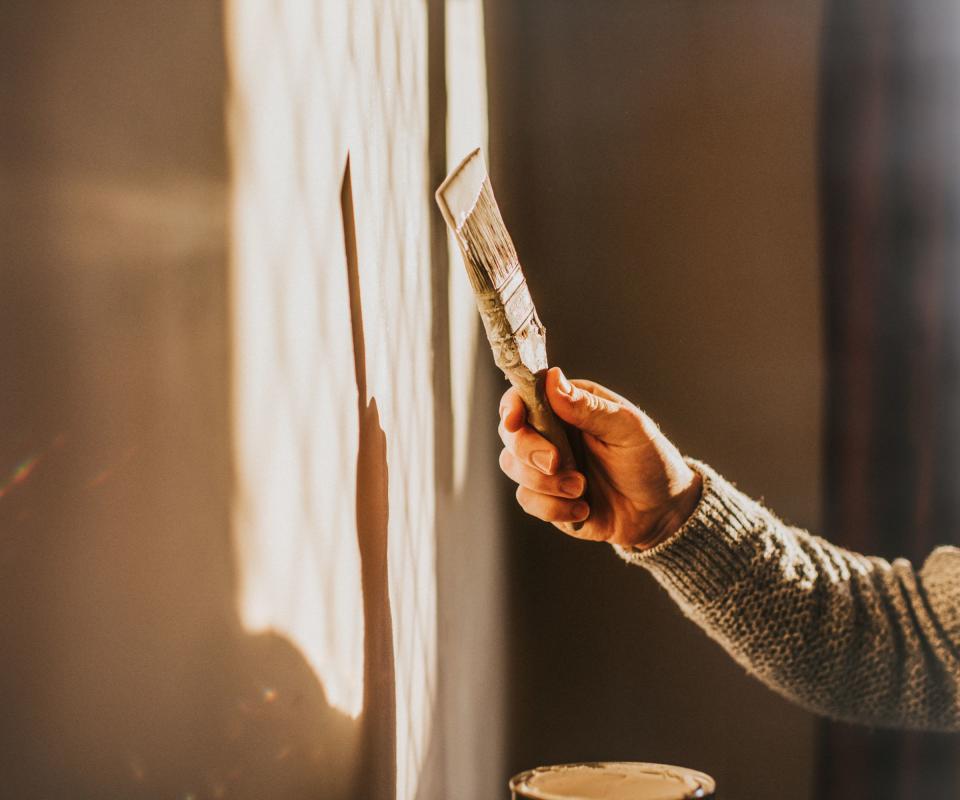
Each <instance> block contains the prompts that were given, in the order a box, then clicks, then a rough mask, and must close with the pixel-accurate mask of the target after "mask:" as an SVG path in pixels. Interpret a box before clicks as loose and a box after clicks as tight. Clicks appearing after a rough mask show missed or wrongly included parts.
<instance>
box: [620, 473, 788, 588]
mask: <svg viewBox="0 0 960 800" xmlns="http://www.w3.org/2000/svg"><path fill="white" fill-rule="evenodd" d="M687 464H688V465H689V466H690V468H691V469H693V470H696V472H698V473H699V474H700V477H701V478H702V479H703V492H702V494H701V496H700V502H699V503H698V504H697V507H696V508H695V509H694V511H693V514H691V515H690V518H689V519H688V520H687V521H686V522H685V523H684V524H683V525H682V526H681V527H680V529H679V530H678V531H677V532H676V533H674V534H673V535H672V536H671V537H670V538H669V539H667V540H666V541H663V542H661V543H660V544H658V545H656V546H655V547H651V548H649V549H648V550H637V549H633V548H624V547H620V546H619V545H614V549H615V550H616V551H617V553H618V554H619V555H620V557H621V558H623V559H624V560H625V561H627V562H629V563H631V564H636V565H638V566H641V567H643V568H644V569H646V570H649V571H650V572H651V573H652V574H653V576H654V577H655V578H656V579H657V581H659V582H660V584H662V585H663V586H664V587H665V588H666V589H668V590H669V591H670V592H671V593H675V594H677V595H679V597H680V598H682V599H683V600H686V601H687V602H689V603H692V604H694V605H698V604H702V603H709V602H711V601H713V600H714V599H716V598H717V597H719V596H720V595H722V594H723V592H725V591H726V590H727V589H728V588H729V587H730V586H732V585H733V584H735V583H736V582H737V581H738V580H739V579H740V578H741V577H742V576H745V575H747V574H749V572H750V564H751V562H754V561H755V559H756V558H757V556H758V554H759V553H758V551H759V550H761V549H762V543H761V542H760V541H758V537H756V536H754V535H753V534H754V532H755V531H756V530H757V529H758V528H761V527H763V526H764V525H765V524H769V512H768V511H766V510H765V509H763V508H762V507H761V506H760V505H759V504H758V503H756V502H755V501H754V500H751V499H750V498H749V497H747V496H746V495H745V494H743V493H742V492H740V491H738V490H737V489H736V488H735V487H734V486H733V485H731V484H730V483H728V482H727V481H726V480H724V479H723V478H722V477H721V476H720V475H718V474H717V473H716V472H714V471H713V470H712V469H711V468H710V467H708V466H707V465H706V464H703V463H701V462H699V461H694V460H693V459H687Z"/></svg>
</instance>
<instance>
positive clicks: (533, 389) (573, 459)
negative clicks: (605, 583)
mask: <svg viewBox="0 0 960 800" xmlns="http://www.w3.org/2000/svg"><path fill="white" fill-rule="evenodd" d="M529 374H530V373H527V375H529ZM508 377H510V382H511V383H512V384H513V385H514V386H515V387H516V389H517V391H518V392H520V397H521V398H522V399H523V403H524V405H525V406H526V407H527V421H528V422H529V423H530V425H531V426H532V427H533V429H534V430H536V431H537V433H539V434H540V435H541V436H543V437H544V438H545V439H546V440H547V441H548V442H550V443H551V444H553V445H554V446H556V448H557V452H558V453H559V455H560V463H559V468H560V469H575V470H577V471H579V472H580V473H582V474H583V475H584V476H586V474H587V469H586V467H587V463H586V458H585V453H584V450H583V437H582V436H581V434H580V431H579V430H577V429H576V428H574V427H573V426H572V425H568V424H567V423H565V422H564V421H563V420H562V419H560V418H559V417H558V416H557V415H556V414H554V413H553V409H552V408H551V407H550V403H549V401H548V400H547V392H546V385H545V384H546V377H547V371H546V370H545V369H544V370H540V371H539V372H537V373H536V374H535V375H534V376H533V380H529V379H526V380H524V379H520V380H515V379H514V377H515V376H513V375H509V376H508ZM588 492H589V486H588V487H587V491H585V492H584V495H583V497H584V499H586V497H587V493H588ZM568 525H569V527H570V528H571V529H572V530H574V531H578V530H580V529H581V528H582V527H583V523H582V522H572V523H568Z"/></svg>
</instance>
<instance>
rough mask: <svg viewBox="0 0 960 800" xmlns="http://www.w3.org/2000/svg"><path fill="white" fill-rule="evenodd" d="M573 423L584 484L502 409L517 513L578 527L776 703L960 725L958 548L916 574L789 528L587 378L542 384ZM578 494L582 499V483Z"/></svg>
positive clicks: (507, 407)
mask: <svg viewBox="0 0 960 800" xmlns="http://www.w3.org/2000/svg"><path fill="white" fill-rule="evenodd" d="M546 389H547V398H548V400H549V402H550V404H551V406H552V407H553V409H554V411H555V412H556V414H557V416H559V417H560V418H561V419H563V420H564V421H565V422H567V423H568V424H571V425H574V426H576V427H577V428H579V429H580V431H581V432H582V434H583V441H584V445H585V450H586V463H587V469H586V475H581V474H579V473H576V472H570V471H563V470H560V471H558V470H557V467H556V465H557V464H558V463H559V458H558V456H557V454H556V452H555V450H554V449H553V448H552V446H551V445H550V444H549V442H547V441H546V440H545V439H543V438H542V437H540V436H539V434H537V433H536V432H535V431H534V430H533V429H532V428H530V427H529V426H527V425H525V423H524V415H523V406H522V403H521V402H520V400H519V398H518V397H517V396H516V395H515V394H513V393H512V390H510V391H508V392H507V393H506V394H505V395H504V398H503V401H502V402H501V424H500V435H501V437H502V439H503V442H504V445H505V449H504V451H503V453H502V454H501V458H500V465H501V468H502V469H503V471H504V472H505V473H506V474H507V475H508V476H509V477H511V478H512V479H513V480H515V481H516V482H517V483H518V484H519V488H518V490H517V500H518V501H519V503H520V505H521V506H522V507H523V508H524V510H525V511H527V513H529V514H532V515H533V516H536V517H539V518H540V519H543V520H545V521H548V522H552V523H554V524H555V525H557V527H559V528H560V529H561V530H564V532H567V533H570V530H569V528H564V527H563V523H565V522H569V521H572V520H582V521H584V524H583V527H582V528H581V529H580V530H579V531H578V532H576V533H571V535H575V536H577V537H578V538H583V539H590V540H593V541H604V542H608V543H609V544H612V545H614V546H615V547H616V548H617V550H618V552H619V553H620V554H621V556H623V557H624V558H625V559H626V560H627V561H630V562H632V563H635V564H638V565H639V566H642V567H644V568H645V569H647V570H648V571H649V572H650V573H652V574H653V576H654V577H655V578H656V579H657V580H658V581H659V582H660V584H661V585H663V586H664V587H665V588H666V589H667V591H668V592H669V593H670V595H671V596H672V597H673V599H674V600H675V601H676V602H677V603H678V604H679V605H680V607H681V609H682V610H683V611H684V613H686V615H687V616H688V617H690V618H691V619H692V620H693V621H694V622H696V623H697V624H698V625H700V627H702V628H703V629H704V630H705V631H706V632H707V633H708V634H709V635H710V636H711V637H713V638H714V639H716V640H717V641H718V642H719V643H720V644H721V645H722V646H723V647H724V648H725V649H726V650H727V651H728V652H729V653H730V654H731V656H733V657H734V658H735V659H736V660H737V661H738V662H740V663H741V664H742V665H743V666H744V667H746V669H747V670H748V671H749V672H751V673H753V674H754V675H756V676H757V677H758V678H759V679H760V680H762V681H763V682H764V683H766V684H767V685H769V686H770V687H771V688H773V689H774V690H776V691H778V692H780V693H781V694H783V695H785V696H787V697H788V698H790V699H792V700H794V701H796V702H798V703H800V704H801V705H804V706H806V707H807V708H810V709H813V710H815V711H818V712H820V713H823V714H828V715H832V716H837V717H842V718H845V719H849V720H855V721H859V722H863V723H867V724H873V725H898V726H904V727H915V728H929V729H939V730H960V550H958V549H955V548H941V549H939V550H937V551H935V552H934V554H933V555H932V556H931V557H930V558H929V559H928V560H927V562H926V564H925V565H924V566H923V568H922V569H921V570H920V571H919V572H916V571H914V569H913V568H912V567H911V566H910V564H909V563H908V562H906V561H903V560H898V561H895V562H894V563H893V564H890V563H888V562H886V561H884V560H882V559H879V558H867V557H864V556H861V555H858V554H856V553H851V552H848V551H846V550H843V549H841V548H839V547H835V546H833V545H831V544H829V543H828V542H826V541H824V540H823V539H820V538H818V537H816V536H812V535H811V534H809V533H807V532H806V531H803V530H800V529H797V528H791V527H789V526H787V525H785V524H784V523H783V522H781V521H780V520H779V519H777V517H776V516H775V515H774V514H773V513H771V512H770V511H768V510H767V509H765V508H763V506H761V505H760V504H758V503H756V502H754V501H753V500H751V499H750V498H748V497H746V496H745V495H743V494H742V493H740V492H739V491H737V490H736V489H735V488H734V487H733V486H731V485H730V484H729V483H727V482H726V481H725V480H724V479H723V478H721V477H720V476H719V475H717V474H716V473H715V472H713V471H712V470H711V469H710V468H709V467H707V466H705V465H703V464H698V463H697V462H694V461H688V460H685V459H683V457H682V456H681V455H680V453H679V451H677V449H676V448H675V447H674V446H673V445H672V444H671V443H670V442H669V441H668V440H667V439H666V437H665V436H664V435H663V434H662V433H661V432H660V430H659V428H657V426H656V425H655V424H654V423H653V422H652V421H651V420H650V419H649V418H648V417H647V416H646V415H645V414H643V412H641V411H640V410H639V409H637V408H636V406H634V405H633V404H632V403H630V402H629V401H627V400H625V399H624V398H622V397H620V396H619V395H617V394H615V393H613V392H611V391H610V390H608V389H605V388H604V387H602V386H598V385H597V384H594V383H591V382H589V381H572V382H570V381H567V380H566V379H564V378H563V376H562V374H561V373H560V372H559V370H551V371H550V372H549V373H548V375H547V380H546ZM585 487H586V494H584V488H585Z"/></svg>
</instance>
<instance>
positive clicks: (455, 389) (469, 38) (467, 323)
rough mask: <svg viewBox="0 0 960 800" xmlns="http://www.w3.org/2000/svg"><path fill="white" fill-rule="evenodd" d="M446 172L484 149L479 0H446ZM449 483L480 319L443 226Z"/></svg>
mask: <svg viewBox="0 0 960 800" xmlns="http://www.w3.org/2000/svg"><path fill="white" fill-rule="evenodd" d="M446 40H447V41H446V48H447V52H446V71H447V171H448V172H449V171H450V170H452V169H453V168H454V167H456V166H457V165H458V164H459V163H460V161H461V160H462V159H463V158H464V156H466V155H467V153H469V152H470V151H472V150H473V149H474V148H476V147H482V148H483V150H484V153H485V154H486V152H487V78H486V59H485V56H484V39H483V3H482V0H447V2H446ZM447 250H448V253H449V264H450V283H449V287H450V288H449V294H450V297H449V302H450V354H451V361H450V383H451V395H452V396H451V401H452V407H453V486H454V490H455V491H460V490H461V489H462V488H463V481H464V479H465V477H466V471H467V450H468V448H467V442H468V437H469V432H470V424H471V420H470V407H471V405H472V403H471V398H472V397H473V381H474V374H475V371H476V368H475V361H474V358H475V354H476V347H477V332H478V330H479V319H478V316H477V311H476V300H475V299H474V297H473V290H472V289H471V288H470V282H469V280H468V279H467V275H466V272H465V270H464V269H463V259H462V257H461V255H460V249H459V247H458V246H457V243H456V240H455V239H454V238H453V234H452V233H450V232H449V231H448V235H447Z"/></svg>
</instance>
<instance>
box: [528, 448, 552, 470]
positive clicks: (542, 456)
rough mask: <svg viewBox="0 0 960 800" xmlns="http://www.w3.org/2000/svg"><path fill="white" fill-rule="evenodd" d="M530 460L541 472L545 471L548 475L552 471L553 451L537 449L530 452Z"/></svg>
mask: <svg viewBox="0 0 960 800" xmlns="http://www.w3.org/2000/svg"><path fill="white" fill-rule="evenodd" d="M530 460H531V461H532V462H533V466H535V467H536V468H537V469H538V470H540V471H541V472H546V473H547V474H548V475H549V474H550V473H552V472H553V453H548V452H547V451H546V450H538V451H537V452H536V453H533V454H531V456H530Z"/></svg>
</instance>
